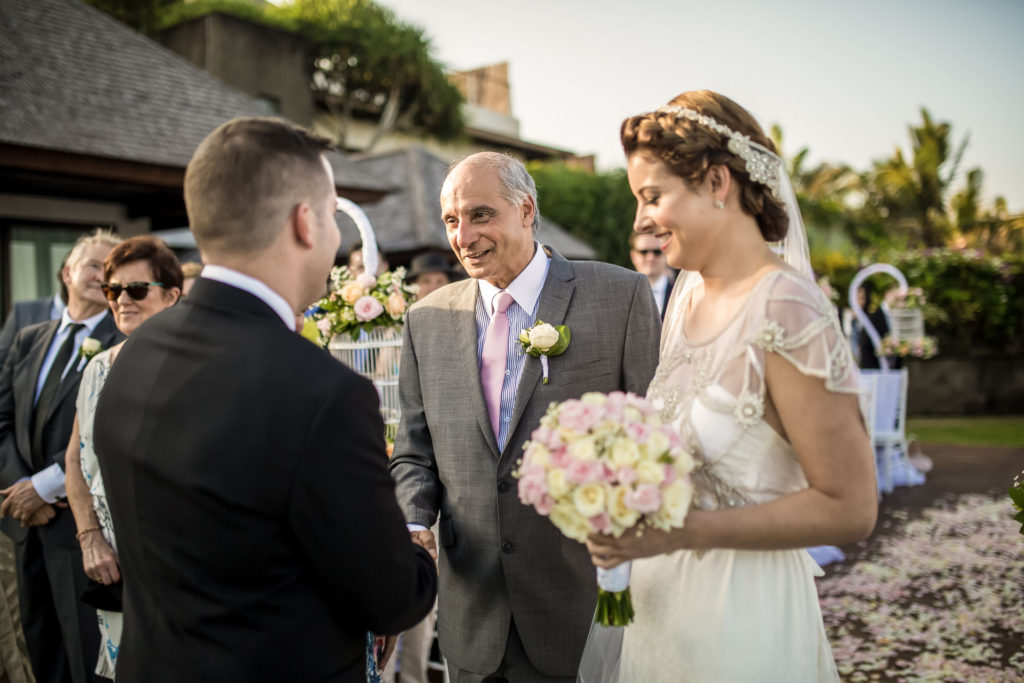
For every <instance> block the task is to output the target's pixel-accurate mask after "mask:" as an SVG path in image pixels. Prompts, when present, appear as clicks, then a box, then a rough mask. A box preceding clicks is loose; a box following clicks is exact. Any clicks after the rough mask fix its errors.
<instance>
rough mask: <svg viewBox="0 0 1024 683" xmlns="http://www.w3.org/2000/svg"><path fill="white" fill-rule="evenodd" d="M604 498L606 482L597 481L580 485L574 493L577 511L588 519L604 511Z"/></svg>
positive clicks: (573, 500) (573, 497) (574, 503)
mask: <svg viewBox="0 0 1024 683" xmlns="http://www.w3.org/2000/svg"><path fill="white" fill-rule="evenodd" d="M604 499H605V494H604V484H602V483H600V482H596V481H595V482H591V483H589V484H584V485H583V486H579V487H577V488H576V490H575V491H573V493H572V502H573V505H575V506H576V512H578V513H580V514H581V515H583V516H584V517H586V518H587V519H590V518H591V517H593V516H594V515H599V514H601V513H602V512H604Z"/></svg>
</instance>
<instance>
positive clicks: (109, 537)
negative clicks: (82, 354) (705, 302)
mask: <svg viewBox="0 0 1024 683" xmlns="http://www.w3.org/2000/svg"><path fill="white" fill-rule="evenodd" d="M182 280H183V276H182V268H181V266H179V265H178V259H177V258H176V257H175V256H174V252H173V251H171V250H170V249H169V248H168V247H167V245H166V244H164V243H163V241H161V240H160V239H158V238H156V237H153V236H151V235H140V236H138V237H132V238H130V239H127V240H125V241H124V242H122V243H121V244H119V245H118V246H117V247H115V248H114V250H113V251H111V252H110V255H109V256H107V259H106V261H104V262H103V293H104V294H105V295H106V297H107V300H108V301H109V302H110V309H111V311H112V312H113V314H114V322H115V323H116V324H117V329H118V330H120V331H121V333H122V334H124V335H125V336H126V337H127V336H129V335H131V333H132V332H134V331H135V330H136V329H138V327H139V325H141V324H142V323H144V322H145V321H146V320H148V319H149V318H150V317H151V316H153V315H156V314H157V313H159V312H160V311H162V310H164V309H166V308H169V307H170V306H173V305H174V304H176V303H177V302H178V297H179V296H180V295H181V285H182ZM123 345H124V343H123V342H122V343H120V344H117V345H116V346H112V347H111V348H109V349H107V350H106V351H101V352H100V353H98V354H96V356H95V357H93V359H92V361H91V362H90V363H89V365H88V366H86V368H85V372H84V373H83V376H82V384H81V387H80V388H79V391H78V403H77V407H78V414H77V415H76V416H75V424H74V428H73V430H72V432H71V439H70V441H68V450H67V454H66V456H65V462H64V466H65V476H66V484H65V485H66V487H67V494H68V503H69V504H70V505H71V512H72V513H73V514H74V516H75V524H76V525H77V527H78V534H77V537H78V543H79V545H81V547H82V561H83V564H84V567H85V575H86V576H88V577H89V578H90V579H91V580H92V581H95V582H97V583H100V584H103V585H104V586H111V585H115V584H119V583H120V581H121V571H120V568H119V567H118V562H117V543H116V541H115V539H114V528H113V524H112V522H111V521H110V510H109V508H108V507H107V494H106V491H105V489H104V488H103V475H102V474H101V473H100V465H99V460H97V458H96V451H95V450H94V449H93V443H92V423H93V416H94V414H95V412H96V403H97V401H98V400H99V397H100V391H102V390H103V383H104V382H105V381H106V379H107V373H108V372H110V366H111V365H112V364H113V362H114V360H115V359H116V358H117V354H118V353H120V352H121V347H122V346H123ZM101 595H102V593H101ZM118 595H119V591H118ZM117 602H119V600H118V601H117ZM113 606H114V605H112V607H113ZM97 621H98V623H99V631H100V652H99V659H98V660H97V662H96V673H97V674H99V675H100V676H103V677H105V678H113V677H114V670H115V666H116V662H117V651H118V648H119V647H120V645H121V622H122V614H121V610H120V609H117V610H114V609H98V610H97Z"/></svg>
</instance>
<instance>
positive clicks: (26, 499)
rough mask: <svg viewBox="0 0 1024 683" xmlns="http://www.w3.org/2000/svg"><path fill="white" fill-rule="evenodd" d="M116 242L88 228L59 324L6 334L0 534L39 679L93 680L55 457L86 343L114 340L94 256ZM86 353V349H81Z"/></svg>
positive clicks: (64, 438) (74, 548)
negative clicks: (11, 555) (13, 567)
mask: <svg viewBox="0 0 1024 683" xmlns="http://www.w3.org/2000/svg"><path fill="white" fill-rule="evenodd" d="M120 241H121V240H120V239H119V238H117V237H115V236H114V235H112V234H110V233H109V232H105V231H96V232H95V233H92V234H89V235H85V236H83V237H81V238H80V239H79V240H78V241H77V242H76V243H75V246H74V248H72V250H71V254H70V255H69V256H68V262H67V265H66V266H65V267H64V270H63V271H62V278H63V280H64V283H65V284H66V285H67V288H68V307H67V308H66V309H65V310H64V313H63V314H62V315H61V318H60V319H59V320H51V321H49V322H45V323H39V324H38V325H30V326H29V327H26V328H25V329H23V330H21V331H20V332H18V334H17V335H15V337H14V343H13V344H12V345H11V349H10V352H9V353H8V354H7V358H6V359H5V361H4V366H3V371H2V373H0V486H5V487H7V488H5V489H4V490H2V491H0V495H3V496H4V502H3V504H2V505H0V515H2V516H3V518H4V519H3V521H2V522H0V524H2V529H3V531H4V533H6V534H7V535H8V536H10V537H11V538H13V539H14V541H15V545H16V557H17V563H18V589H19V594H18V595H19V602H20V607H21V618H22V624H23V626H24V629H25V640H26V642H27V644H28V651H29V658H30V659H31V661H32V668H33V670H34V672H35V676H36V680H37V681H38V683H64V682H66V681H74V682H75V683H84V681H89V680H95V677H94V674H93V670H94V669H95V667H96V652H97V650H98V647H99V633H98V632H97V630H96V611H95V610H93V609H89V608H88V607H87V606H86V605H84V604H83V603H81V602H80V600H79V595H81V593H82V591H83V590H84V589H85V588H86V585H87V579H86V577H85V572H83V571H82V553H81V550H80V549H79V547H78V543H77V541H76V539H75V521H74V518H73V517H72V515H71V512H69V511H68V510H67V509H65V507H62V506H61V505H60V504H58V501H59V499H61V498H63V497H64V471H65V469H64V454H65V449H66V448H67V445H68V439H69V437H70V436H71V429H72V426H73V425H74V420H75V398H76V397H77V395H78V385H79V382H80V381H81V378H82V370H83V368H84V366H85V364H86V363H87V362H88V357H87V354H83V353H82V348H83V346H84V345H85V344H84V342H85V340H86V339H92V340H93V341H92V342H90V345H93V344H98V345H99V346H101V347H108V346H110V345H111V344H115V343H117V342H119V341H121V339H122V338H123V337H122V335H121V333H120V332H118V331H117V328H116V327H115V325H114V321H113V318H112V317H111V315H110V310H109V308H107V301H106V298H104V296H103V290H102V288H101V284H102V282H103V260H104V259H105V258H106V257H107V254H109V253H110V251H111V249H112V248H113V247H114V246H116V245H117V244H118V243H119V242H120ZM86 350H88V349H86Z"/></svg>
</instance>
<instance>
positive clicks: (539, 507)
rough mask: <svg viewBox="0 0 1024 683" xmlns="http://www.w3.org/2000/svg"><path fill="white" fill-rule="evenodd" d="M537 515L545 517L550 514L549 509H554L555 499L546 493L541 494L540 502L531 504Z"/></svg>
mask: <svg viewBox="0 0 1024 683" xmlns="http://www.w3.org/2000/svg"><path fill="white" fill-rule="evenodd" d="M533 507H534V509H535V510H536V511H537V513H538V514H541V515H544V516H545V517H547V516H548V515H550V514H551V508H553V507H555V499H554V498H552V497H551V496H549V495H548V494H546V493H543V494H541V496H540V500H538V501H537V502H535V503H534V504H533Z"/></svg>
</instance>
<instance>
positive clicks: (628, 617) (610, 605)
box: [594, 588, 636, 626]
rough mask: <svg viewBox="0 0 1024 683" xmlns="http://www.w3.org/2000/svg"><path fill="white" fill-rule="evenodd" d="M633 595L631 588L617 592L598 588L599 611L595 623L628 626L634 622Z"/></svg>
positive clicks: (596, 613)
mask: <svg viewBox="0 0 1024 683" xmlns="http://www.w3.org/2000/svg"><path fill="white" fill-rule="evenodd" d="M635 614H636V613H635V612H634V611H633V597H632V596H631V595H630V593H629V588H626V590H624V591H619V592H617V593H610V592H608V591H606V590H604V589H603V588H598V589H597V611H596V612H595V613H594V623H595V624H600V625H601V626H627V625H629V624H631V623H633V616H634V615H635Z"/></svg>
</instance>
